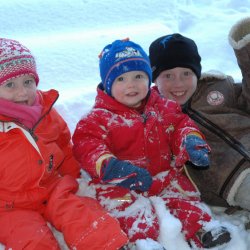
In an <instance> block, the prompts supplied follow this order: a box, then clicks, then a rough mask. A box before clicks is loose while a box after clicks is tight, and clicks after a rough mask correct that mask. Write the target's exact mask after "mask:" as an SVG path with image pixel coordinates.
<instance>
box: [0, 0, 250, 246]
mask: <svg viewBox="0 0 250 250" xmlns="http://www.w3.org/2000/svg"><path fill="white" fill-rule="evenodd" d="M249 13H250V0H244V1H238V0H220V1H210V0H202V1H198V0H193V1H192V0H172V1H168V0H165V1H162V0H144V1H140V0H127V1H121V0H117V1H112V0H102V1H97V0H71V1H68V0H34V1H33V0H12V1H1V8H0V22H1V37H5V38H11V39H16V40H18V41H20V42H21V43H23V44H24V45H26V46H27V47H28V48H29V49H30V50H31V51H32V52H33V54H34V56H35V57H36V60H37V66H38V72H39V76H40V83H39V88H40V89H42V90H47V89H50V88H55V89H57V90H59V92H60V98H59V100H58V102H57V104H56V108H57V109H58V111H59V112H60V113H61V114H62V115H63V117H64V118H65V119H66V121H67V122H68V125H69V127H70V130H71V132H73V131H74V129H75V126H76V123H77V122H78V120H79V119H80V118H81V116H82V115H84V114H86V112H88V110H89V109H90V108H91V107H92V105H93V103H94V98H95V95H96V86H97V84H98V83H99V82H100V76H99V69H98V54H99V53H100V52H101V50H102V48H103V47H104V46H105V45H107V44H108V43H111V42H113V41H114V40H116V39H122V38H126V37H129V38H130V40H132V41H134V42H136V43H139V44H140V45H141V46H142V47H143V48H144V49H145V51H146V52H148V47H149V45H150V43H151V42H152V41H153V40H155V39H156V38H158V37H160V36H163V35H166V34H170V33H176V32H177V33H181V34H183V35H185V36H188V37H190V38H192V39H194V40H195V41H196V43H197V45H198V48H199V52H200V54H201V57H202V67H203V70H202V71H203V72H204V71H208V70H212V69H213V70H220V71H222V72H223V73H225V74H229V75H231V76H233V78H234V79H235V81H241V73H240V70H239V68H238V65H237V62H236V59H235V57H234V53H233V50H232V48H231V47H230V45H229V43H228V32H229V30H230V28H231V26H232V25H233V24H234V23H235V22H236V21H238V20H239V19H241V18H243V17H246V16H248V15H250V14H249ZM79 182H80V189H79V194H80V195H88V196H93V195H94V192H93V190H91V188H89V187H87V184H86V182H85V180H83V179H80V180H79ZM151 202H152V203H153V204H155V208H156V211H157V214H158V217H159V220H160V227H161V234H160V237H159V242H160V244H161V245H162V246H164V247H165V248H166V249H167V250H188V249H191V248H190V247H189V245H188V244H187V243H186V242H185V241H184V238H183V235H182V234H181V232H180V230H181V224H180V222H179V221H178V220H177V219H176V218H174V217H173V216H172V215H170V213H169V212H168V211H167V210H166V209H165V208H164V206H163V204H162V202H161V200H159V199H158V198H152V200H151ZM208 209H209V210H211V211H210V212H211V213H212V215H213V217H214V218H215V219H216V222H214V224H213V225H210V226H214V225H215V224H216V223H218V224H220V225H225V226H226V227H228V228H229V230H230V232H231V234H232V240H231V242H230V243H229V244H227V245H226V246H221V247H218V248H213V249H214V250H216V249H218V250H219V249H223V250H235V249H237V250H248V249H250V232H249V231H248V230H247V229H246V227H245V225H249V221H250V213H249V212H248V211H244V210H242V211H236V212H234V213H233V214H226V213H224V210H225V209H224V208H220V207H209V208H208ZM53 231H54V233H55V235H56V237H57V239H58V241H59V242H60V245H61V248H62V249H63V250H67V249H68V248H67V246H66V244H65V243H64V240H63V236H62V235H61V233H60V232H57V231H56V230H54V229H53ZM157 247H159V243H157V242H154V241H152V240H150V239H146V240H140V241H138V242H137V244H136V250H153V249H157ZM2 249H4V247H3V246H0V250H2Z"/></svg>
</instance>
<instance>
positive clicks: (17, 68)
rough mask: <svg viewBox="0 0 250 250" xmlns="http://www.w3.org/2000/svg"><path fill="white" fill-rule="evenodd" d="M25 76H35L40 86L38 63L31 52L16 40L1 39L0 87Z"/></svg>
mask: <svg viewBox="0 0 250 250" xmlns="http://www.w3.org/2000/svg"><path fill="white" fill-rule="evenodd" d="M24 74H31V75H33V76H34V78H35V81H36V85H37V84H38V82H39V77H38V74H37V72H36V62H35V59H34V57H33V56H32V54H31V52H30V50H29V49H27V48H26V47H25V46H23V45H22V44H20V43H19V42H17V41H15V40H10V39H5V38H0V85H2V84H3V83H4V82H5V81H7V80H9V79H11V78H14V77H18V76H20V75H24Z"/></svg>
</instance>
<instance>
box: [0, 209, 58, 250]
mask: <svg viewBox="0 0 250 250" xmlns="http://www.w3.org/2000/svg"><path fill="white" fill-rule="evenodd" d="M0 228H1V229H0V242H1V243H3V244H4V245H5V246H6V249H13V250H24V249H25V250H34V249H36V250H48V249H51V250H59V249H60V248H59V245H58V243H57V241H56V239H55V238H54V236H53V234H52V232H51V231H50V229H49V228H48V226H47V224H46V222H45V220H44V218H43V217H42V216H41V215H40V214H39V213H38V212H35V211H29V210H15V209H13V210H10V211H6V212H0Z"/></svg>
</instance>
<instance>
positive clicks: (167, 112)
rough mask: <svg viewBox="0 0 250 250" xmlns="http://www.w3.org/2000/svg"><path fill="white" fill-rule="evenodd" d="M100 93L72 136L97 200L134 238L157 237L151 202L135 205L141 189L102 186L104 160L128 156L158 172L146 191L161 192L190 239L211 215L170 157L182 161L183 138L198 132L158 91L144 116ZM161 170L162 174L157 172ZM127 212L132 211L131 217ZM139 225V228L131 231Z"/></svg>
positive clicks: (157, 193) (154, 172)
mask: <svg viewBox="0 0 250 250" xmlns="http://www.w3.org/2000/svg"><path fill="white" fill-rule="evenodd" d="M97 91H98V94H97V97H96V102H95V105H94V108H93V109H92V111H91V112H90V113H88V114H87V115H86V116H85V117H83V118H82V119H81V120H80V121H79V123H78V124H77V127H76V130H75V132H74V135H73V137H72V139H73V144H74V146H73V151H74V153H75V155H76V158H77V159H78V161H79V162H80V164H81V166H82V168H83V169H85V170H86V171H87V172H88V173H89V174H90V175H91V177H92V178H93V183H99V185H97V198H98V199H99V200H100V202H101V204H102V205H103V206H104V207H105V208H106V209H108V210H109V211H110V212H111V213H112V214H113V215H114V216H116V217H117V218H118V219H119V221H120V223H121V227H122V228H123V229H124V231H125V232H127V234H128V236H129V238H130V240H131V241H134V240H136V239H140V238H141V239H143V238H147V237H150V238H157V236H158V228H159V225H158V224H157V223H156V222H157V218H156V215H155V214H154V208H153V207H152V205H151V207H150V209H146V207H145V209H144V210H143V208H140V209H136V205H134V204H135V202H136V200H137V199H138V196H139V197H140V195H139V194H138V193H136V192H134V191H129V190H128V189H124V188H121V187H118V186H110V185H100V183H101V181H100V175H99V174H100V173H99V171H100V169H99V167H98V162H99V161H100V159H102V158H103V157H105V156H106V155H113V156H115V157H117V158H118V159H119V160H128V161H129V162H131V163H132V164H133V165H135V166H139V167H142V168H146V169H147V170H148V171H149V172H150V174H151V175H152V176H154V177H153V179H154V182H153V184H152V187H151V189H150V191H149V193H147V192H145V193H143V195H144V196H145V197H149V196H151V195H159V196H161V197H162V198H163V199H164V200H165V203H166V205H167V206H168V207H169V209H170V210H171V212H172V213H173V214H174V215H175V216H177V217H178V218H180V220H181V221H182V224H183V232H184V233H185V235H186V238H187V239H190V238H192V237H193V236H194V234H195V233H196V232H197V231H198V229H200V227H201V226H202V225H201V224H202V221H209V220H210V216H209V215H208V214H207V213H206V212H204V211H203V210H202V209H200V207H199V205H200V198H199V193H197V192H196V189H195V188H194V187H193V185H192V183H191V182H190V181H189V180H188V179H187V178H186V177H185V176H184V175H183V174H182V167H174V166H173V165H171V161H172V158H173V155H175V156H178V157H177V158H178V160H180V161H181V157H180V155H182V153H183V152H182V151H183V149H182V148H181V146H180V145H181V144H182V140H183V139H184V138H185V137H186V135H187V134H189V133H191V132H195V133H199V130H198V129H197V127H196V126H195V125H194V123H193V122H192V121H191V119H189V118H188V116H186V115H184V114H183V113H182V112H181V108H180V106H179V105H177V104H176V103H175V102H173V101H166V100H164V99H163V98H161V97H160V96H159V94H158V93H156V91H154V90H152V91H151V93H150V95H149V97H148V100H147V104H146V106H145V110H144V113H143V114H140V113H138V112H137V111H136V110H134V109H131V108H129V107H126V106H125V105H122V104H121V103H119V102H117V101H116V100H115V99H113V98H112V97H110V96H108V95H107V94H105V93H104V91H102V90H101V89H100V88H98V90H97ZM183 161H186V159H183ZM182 163H184V162H182ZM159 173H160V176H156V175H158V174H159ZM107 198H108V200H106V199H107ZM114 199H116V201H117V204H116V203H115V202H114ZM114 203H115V205H114ZM148 203H149V200H148ZM113 206H114V207H113ZM132 206H133V207H134V209H133V208H131V207H132ZM180 208H181V209H180ZM117 211H120V213H119V214H117ZM126 211H127V212H130V211H134V212H133V213H132V214H130V215H131V216H130V217H128V216H127V213H126ZM122 214H123V215H124V216H122ZM139 217H140V218H141V220H140V218H139ZM149 218H151V219H150V220H149ZM137 220H139V221H137ZM145 220H146V222H145ZM145 224H146V225H145ZM132 225H133V226H132ZM135 226H136V227H137V231H136V232H133V229H134V228H135ZM138 230H139V231H138Z"/></svg>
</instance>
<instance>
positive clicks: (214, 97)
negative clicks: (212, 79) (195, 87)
mask: <svg viewBox="0 0 250 250" xmlns="http://www.w3.org/2000/svg"><path fill="white" fill-rule="evenodd" d="M207 102H208V104H210V105H212V106H217V105H220V104H222V103H223V102H224V95H223V94H222V93H221V92H219V91H217V90H216V91H211V92H209V93H208V95H207Z"/></svg>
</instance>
